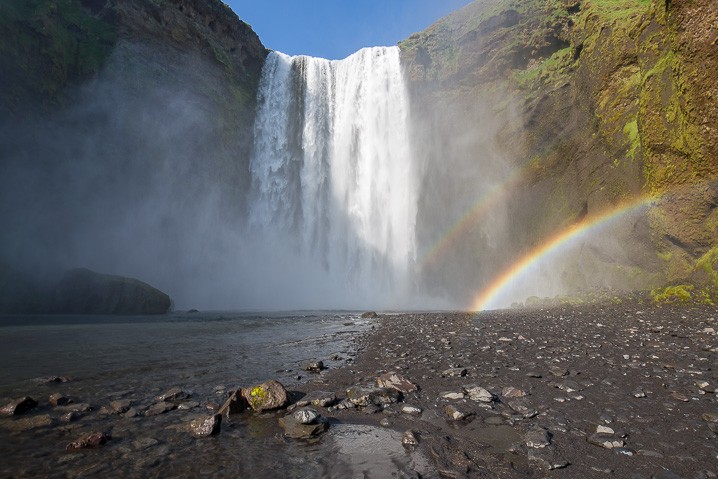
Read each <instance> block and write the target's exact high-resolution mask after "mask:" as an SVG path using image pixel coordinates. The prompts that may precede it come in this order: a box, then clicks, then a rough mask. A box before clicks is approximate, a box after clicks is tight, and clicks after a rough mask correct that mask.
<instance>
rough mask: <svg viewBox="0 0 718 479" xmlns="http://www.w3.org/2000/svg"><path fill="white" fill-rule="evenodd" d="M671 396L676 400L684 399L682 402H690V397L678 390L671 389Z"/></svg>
mask: <svg viewBox="0 0 718 479" xmlns="http://www.w3.org/2000/svg"><path fill="white" fill-rule="evenodd" d="M671 397H672V398H673V399H675V400H676V401H682V402H688V401H690V399H689V398H688V396H686V395H685V394H683V393H679V392H678V391H671Z"/></svg>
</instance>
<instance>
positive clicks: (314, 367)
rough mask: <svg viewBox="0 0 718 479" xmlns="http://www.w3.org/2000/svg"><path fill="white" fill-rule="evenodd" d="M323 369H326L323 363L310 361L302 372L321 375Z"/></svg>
mask: <svg viewBox="0 0 718 479" xmlns="http://www.w3.org/2000/svg"><path fill="white" fill-rule="evenodd" d="M325 369H326V367H325V366H324V362H323V361H312V362H310V363H307V364H305V365H304V370H305V371H309V372H310V373H321V372H322V371H324V370H325Z"/></svg>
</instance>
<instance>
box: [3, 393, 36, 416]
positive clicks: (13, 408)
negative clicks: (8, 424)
mask: <svg viewBox="0 0 718 479" xmlns="http://www.w3.org/2000/svg"><path fill="white" fill-rule="evenodd" d="M36 407H37V401H35V400H34V399H33V398H31V397H29V396H25V397H22V398H19V399H16V400H15V401H12V402H11V403H8V404H6V405H5V406H3V407H2V409H0V414H2V415H3V416H16V415H18V414H24V413H26V412H28V411H31V410H33V409H35V408H36Z"/></svg>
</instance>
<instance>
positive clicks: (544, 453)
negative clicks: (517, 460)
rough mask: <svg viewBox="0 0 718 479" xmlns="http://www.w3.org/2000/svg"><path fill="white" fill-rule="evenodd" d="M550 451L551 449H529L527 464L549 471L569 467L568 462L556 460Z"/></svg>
mask: <svg viewBox="0 0 718 479" xmlns="http://www.w3.org/2000/svg"><path fill="white" fill-rule="evenodd" d="M550 449H551V448H542V449H530V450H529V451H528V459H529V462H530V463H533V464H536V465H537V466H538V467H540V468H543V469H547V470H549V471H553V470H554V469H563V468H565V467H568V466H569V462H568V461H566V460H563V459H556V458H555V457H554V453H553V451H551V450H550Z"/></svg>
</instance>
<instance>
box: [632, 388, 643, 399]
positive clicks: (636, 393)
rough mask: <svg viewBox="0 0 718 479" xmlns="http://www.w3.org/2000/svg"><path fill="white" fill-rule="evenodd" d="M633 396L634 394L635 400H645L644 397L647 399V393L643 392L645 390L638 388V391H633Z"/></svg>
mask: <svg viewBox="0 0 718 479" xmlns="http://www.w3.org/2000/svg"><path fill="white" fill-rule="evenodd" d="M632 394H633V397H634V398H644V397H646V392H645V391H644V390H643V388H636V389H635V390H634V391H633V393H632Z"/></svg>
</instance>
